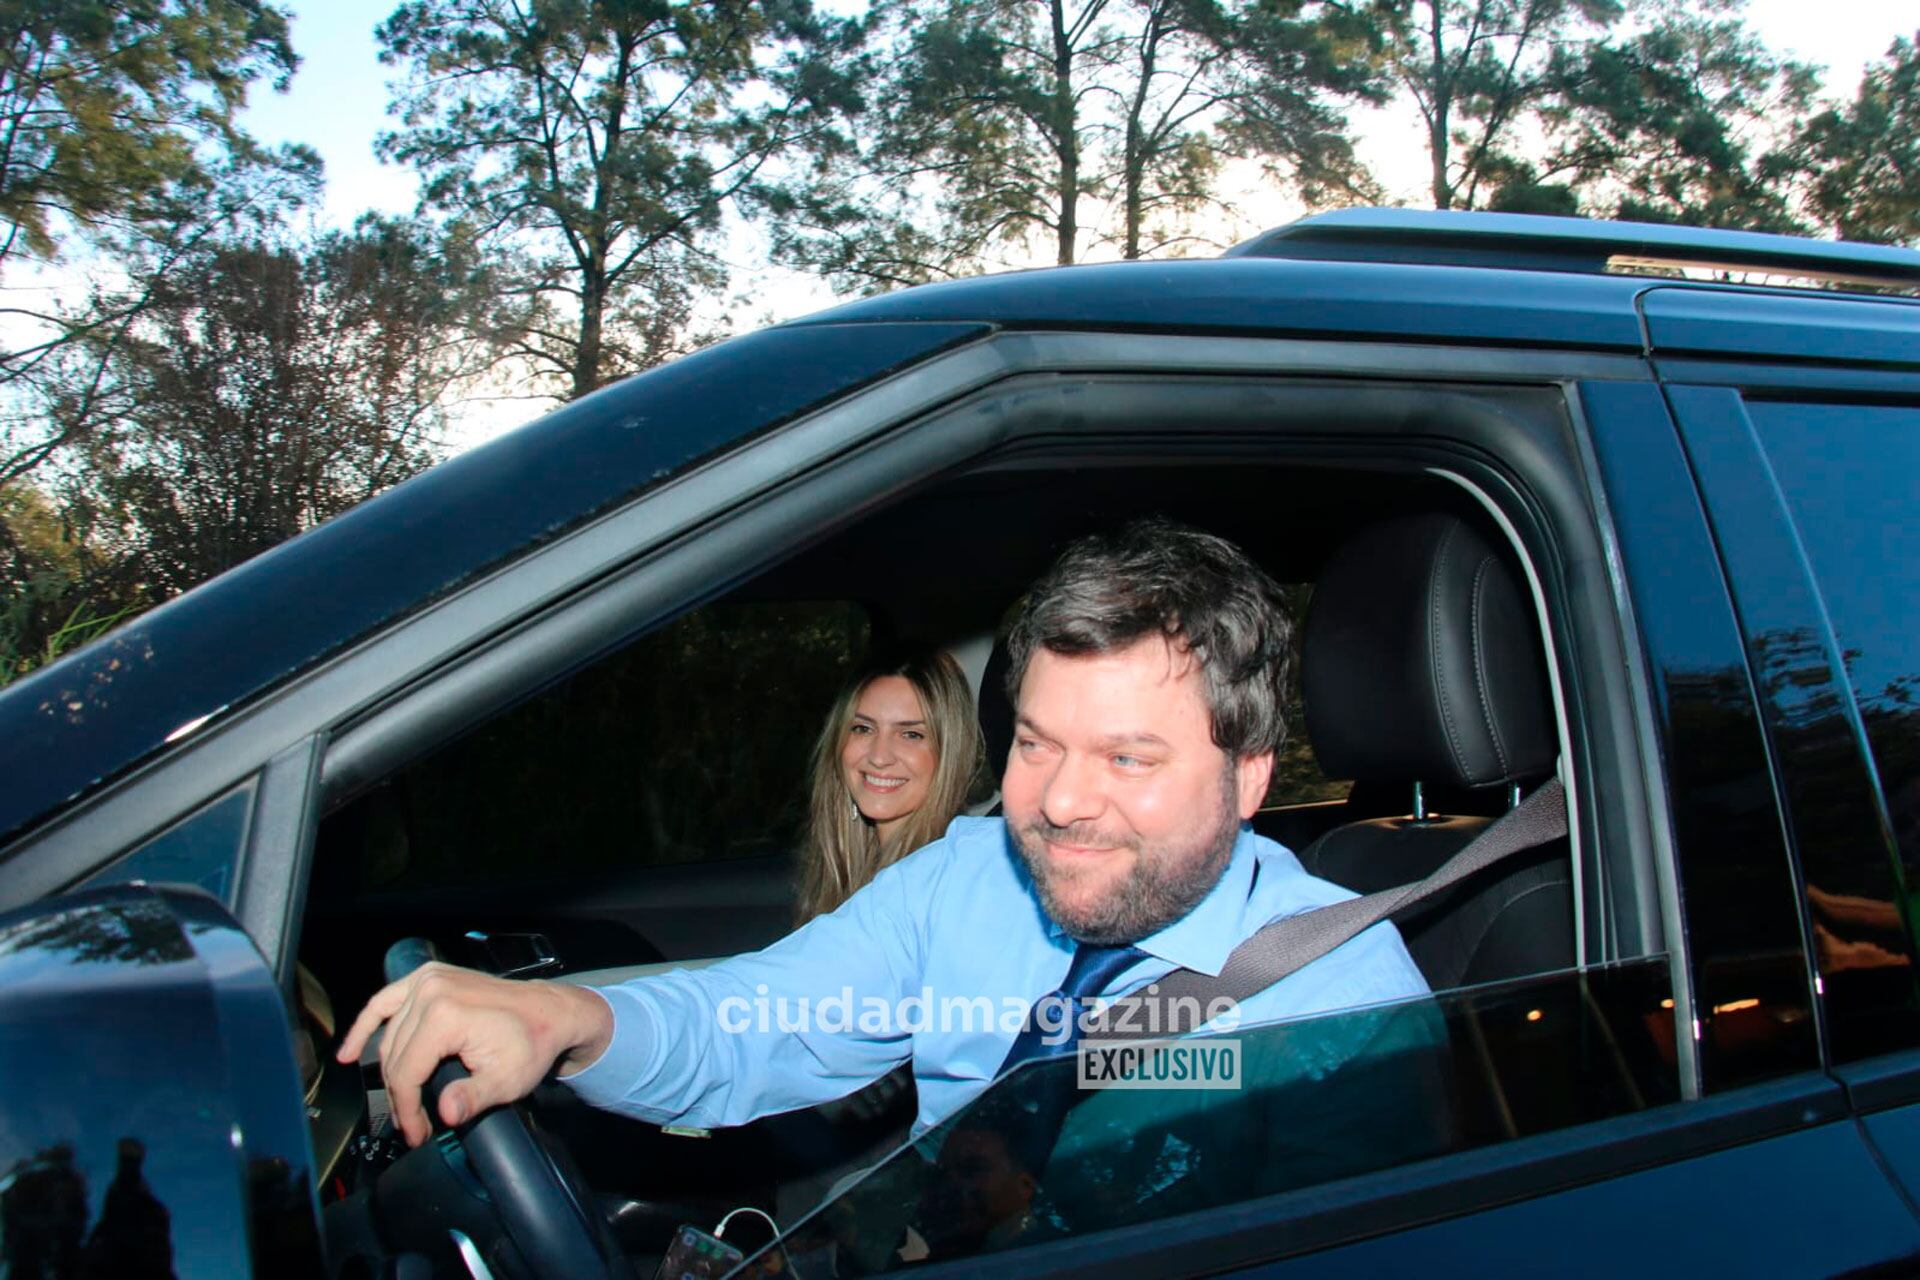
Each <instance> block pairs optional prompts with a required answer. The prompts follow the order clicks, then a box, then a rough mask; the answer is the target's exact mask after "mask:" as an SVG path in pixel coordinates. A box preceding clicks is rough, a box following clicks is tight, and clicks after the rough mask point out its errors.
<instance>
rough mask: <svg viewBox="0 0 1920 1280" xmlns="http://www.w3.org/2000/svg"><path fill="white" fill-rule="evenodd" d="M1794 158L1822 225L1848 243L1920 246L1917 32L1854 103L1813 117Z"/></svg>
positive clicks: (1863, 84)
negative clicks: (1861, 241)
mask: <svg viewBox="0 0 1920 1280" xmlns="http://www.w3.org/2000/svg"><path fill="white" fill-rule="evenodd" d="M1791 155H1792V160H1791V162H1792V163H1793V165H1794V167H1795V169H1796V171H1797V172H1798V173H1799V174H1801V175H1802V176H1803V177H1804V180H1805V182H1806V190H1807V204H1808V207H1809V211H1810V212H1811V213H1812V214H1813V215H1814V216H1815V217H1816V218H1818V219H1819V220H1820V221H1821V222H1822V223H1823V224H1825V225H1826V226H1829V227H1832V228H1833V229H1834V230H1835V231H1837V232H1838V233H1839V234H1840V235H1842V236H1844V237H1846V238H1847V239H1850V240H1872V241H1879V242H1883V243H1887V244H1914V243H1920V34H1916V35H1915V37H1914V38H1913V39H1911V40H1909V39H1906V38H1904V37H1903V38H1901V39H1897V40H1895V41H1894V42H1893V44H1892V45H1891V46H1890V47H1889V48H1888V50H1887V55H1886V57H1885V58H1884V59H1883V60H1881V61H1880V62H1879V63H1877V64H1875V65H1874V66H1872V67H1869V68H1868V69H1867V72H1866V74H1865V75H1864V76H1863V77H1862V78H1861V81H1860V91H1859V93H1858V94H1856V95H1855V97H1854V100H1853V101H1852V102H1851V103H1848V104H1842V105H1836V106H1834V107H1831V108H1829V109H1827V110H1825V111H1822V112H1820V113H1818V114H1817V115H1815V116H1813V117H1812V118H1811V119H1809V120H1808V121H1807V122H1806V123H1805V125H1804V126H1803V127H1802V128H1801V130H1800V132H1799V134H1798V136H1797V137H1796V138H1795V139H1794V142H1793V146H1792V148H1791Z"/></svg>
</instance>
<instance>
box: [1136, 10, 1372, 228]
mask: <svg viewBox="0 0 1920 1280" xmlns="http://www.w3.org/2000/svg"><path fill="white" fill-rule="evenodd" d="M1132 7H1133V9H1134V11H1135V14H1136V19H1135V22H1136V27H1135V30H1134V31H1132V32H1130V33H1129V35H1128V37H1127V39H1126V41H1125V43H1124V44H1123V45H1122V46H1121V50H1120V53H1119V55H1118V56H1117V57H1116V58H1114V59H1113V60H1112V61H1113V67H1114V70H1115V72H1116V73H1117V74H1118V80H1119V82H1120V84H1119V88H1118V89H1116V90H1115V92H1116V93H1119V94H1122V95H1123V105H1124V110H1125V123H1124V127H1123V129H1122V131H1121V138H1120V145H1119V147H1118V150H1117V155H1116V157H1115V161H1116V164H1117V168H1118V171H1119V172H1118V179H1117V185H1118V187H1119V192H1120V209H1121V234H1120V242H1121V257H1123V258H1128V259H1133V258H1138V257H1141V256H1143V255H1144V254H1146V253H1149V252H1151V251H1153V250H1154V249H1156V248H1161V247H1164V246H1165V245H1166V244H1167V243H1168V242H1169V238H1168V236H1167V235H1166V234H1165V233H1162V235H1161V238H1160V241H1159V243H1158V244H1156V245H1146V244H1145V243H1144V241H1143V237H1144V235H1145V234H1146V232H1147V231H1148V230H1149V229H1150V227H1151V225H1152V223H1153V221H1154V219H1155V215H1156V214H1161V213H1164V214H1170V215H1172V217H1173V218H1175V219H1178V218H1181V217H1184V216H1186V215H1190V214H1193V213H1196V212H1198V211H1199V210H1201V209H1203V208H1205V207H1207V206H1208V205H1211V204H1215V203H1217V200H1216V197H1215V193H1214V183H1215V180H1216V175H1217V173H1218V169H1219V166H1220V164H1221V162H1222V161H1223V160H1225V159H1229V158H1235V157H1251V158H1256V159H1258V160H1260V161H1261V162H1262V163H1263V164H1264V166H1265V168H1266V170H1267V173H1268V175H1269V176H1270V177H1272V178H1274V179H1276V180H1277V181H1280V182H1282V183H1285V184H1287V185H1290V186H1293V187H1294V188H1296V189H1298V190H1299V192H1300V194H1301V195H1302V197H1303V198H1304V199H1305V200H1306V201H1307V202H1308V203H1309V204H1322V203H1325V202H1326V201H1328V200H1329V199H1336V200H1344V199H1353V198H1360V199H1373V198H1377V195H1378V192H1377V190H1376V189H1375V188H1374V187H1373V185H1372V182H1371V180H1370V179H1369V178H1368V176H1367V175H1366V173H1365V170H1364V168H1363V167H1362V166H1361V165H1360V164H1359V162H1358V161H1357V160H1356V159H1355V158H1354V154H1353V146H1352V141H1351V139H1350V138H1349V137H1348V135H1347V132H1346V128H1345V123H1344V119H1343V112H1342V111H1341V110H1339V107H1340V106H1341V105H1342V104H1345V103H1349V102H1353V101H1362V100H1378V99H1379V98H1380V97H1381V96H1382V89H1383V85H1382V84H1381V82H1380V79H1379V77H1378V76H1377V75H1376V73H1375V71H1374V68H1373V62H1374V60H1375V59H1376V58H1377V56H1378V54H1379V52H1380V51H1379V47H1378V46H1379V39H1378V31H1379V28H1378V27H1377V25H1375V24H1374V23H1372V22H1371V21H1369V20H1368V19H1366V18H1365V17H1364V16H1363V15H1359V14H1356V13H1355V12H1353V11H1350V10H1346V9H1343V8H1341V7H1339V6H1337V5H1321V6H1310V5H1309V4H1307V3H1304V0H1279V2H1277V3H1276V2H1274V0H1267V2H1265V3H1256V4H1250V5H1245V6H1239V7H1233V8H1229V7H1228V6H1226V5H1223V4H1220V3H1218V0H1136V3H1135V4H1134V5H1133V6H1132Z"/></svg>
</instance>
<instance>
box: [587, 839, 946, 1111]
mask: <svg viewBox="0 0 1920 1280" xmlns="http://www.w3.org/2000/svg"><path fill="white" fill-rule="evenodd" d="M946 852H947V851H946V849H945V841H941V842H936V843H935V844H934V845H933V846H930V847H929V848H927V849H925V850H922V851H920V852H918V853H916V854H914V855H912V856H911V857H909V858H906V859H904V860H902V861H901V862H899V863H896V864H895V865H894V866H891V867H888V868H886V869H885V870H883V871H881V872H880V874H879V875H877V876H876V877H875V878H874V880H873V882H872V883H870V884H868V885H867V886H866V887H865V888H863V889H862V890H860V891H859V892H858V893H856V894H854V896H853V897H852V898H850V899H849V900H848V901H847V902H846V903H845V905H843V906H842V907H840V909H839V910H837V911H834V912H832V913H831V914H829V915H825V916H821V917H819V918H818V919H815V920H813V921H811V922H809V923H808V924H807V925H806V926H805V927H803V928H801V929H800V930H798V931H796V932H795V933H793V934H791V935H790V936H788V937H786V938H783V939H781V940H780V941H779V942H776V943H774V944H773V945H772V946H770V947H768V948H766V949H765V950H763V951H757V952H753V953H750V954H747V955H742V956H735V957H733V958H732V959H730V960H723V961H721V962H720V963H718V964H713V965H708V966H706V967H704V968H701V969H680V970H671V971H668V972H666V973H660V974H654V975H651V976H649V977H646V978H638V979H634V980H633V981H630V982H625V983H622V984H620V985H618V986H614V987H607V988H604V989H601V990H600V991H599V993H598V994H599V995H600V996H602V997H604V998H605V1000H606V1002H607V1005H608V1007H609V1009H610V1010H611V1016H612V1020H613V1027H614V1030H613V1034H612V1036H611V1038H610V1044H609V1046H608V1048H607V1050H606V1052H605V1053H604V1054H602V1055H600V1056H598V1057H597V1058H596V1059H595V1060H593V1061H592V1064H591V1066H588V1067H586V1068H584V1069H583V1070H581V1071H580V1072H579V1073H578V1074H575V1075H572V1076H569V1077H567V1078H566V1079H565V1083H566V1084H567V1085H569V1086H570V1087H572V1088H573V1089H574V1091H575V1092H576V1093H578V1094H579V1095H580V1097H581V1098H582V1099H583V1100H584V1101H586V1102H589V1103H591V1104H593V1105H594V1106H597V1107H602V1108H605V1109H608V1110H612V1111H618V1112H621V1113H623V1114H626V1115H632V1116H636V1117H638V1118H640V1119H643V1120H649V1121H652V1122H654V1123H657V1124H687V1125H696V1126H699V1127H701V1128H717V1127H723V1126H731V1125H738V1124H744V1123H746V1122H747V1121H749V1120H752V1119H754V1118H755V1117H758V1116H763V1115H770V1114H773V1113H775V1112H781V1111H792V1110H796V1109H798V1108H800V1107H805V1106H811V1105H814V1104H816V1103H820V1102H826V1101H829V1100H830V1099H834V1098H840V1097H844V1096H846V1095H847V1094H849V1093H851V1092H853V1091H854V1090H856V1089H858V1088H860V1087H861V1086H862V1085H865V1084H867V1083H869V1082H871V1081H873V1080H877V1079H879V1078H880V1077H881V1076H884V1075H885V1074H886V1073H887V1072H889V1071H891V1070H892V1069H893V1068H894V1067H896V1066H898V1065H899V1064H900V1063H902V1062H904V1061H906V1060H907V1058H908V1057H909V1055H910V1054H911V1051H912V1046H911V1040H910V1036H909V1034H908V1031H907V1029H906V1028H905V1027H903V1026H902V1025H901V1019H900V1018H898V1017H897V1016H896V1013H897V1011H898V1009H899V1007H900V1001H901V1000H902V999H903V998H904V997H906V996H908V995H910V994H912V993H913V992H915V991H917V990H918V988H919V985H920V979H921V974H922V973H923V971H924V964H923V953H924V947H925V938H926V918H925V917H926V910H927V907H928V904H930V903H931V902H932V901H933V898H934V895H935V892H936V885H937V882H938V880H939V878H940V875H939V872H940V869H941V867H942V866H943V865H944V863H945V858H944V854H945V853H946Z"/></svg>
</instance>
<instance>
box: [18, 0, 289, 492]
mask: <svg viewBox="0 0 1920 1280" xmlns="http://www.w3.org/2000/svg"><path fill="white" fill-rule="evenodd" d="M295 63H296V59H295V57H294V54H293V50H292V49H291V47H290V46H289V45H288V42H287V15H286V13H285V12H284V10H282V9H281V8H279V7H278V6H276V5H274V4H270V3H266V2H265V0H143V2H142V3H138V4H134V3H126V2H124V0H122V2H119V3H115V2H113V0H13V2H11V3H5V2H0V273H7V274H9V275H10V276H12V277H15V278H10V279H9V280H8V283H9V284H10V285H15V286H16V287H17V272H15V271H13V269H14V268H18V267H20V266H21V265H23V264H24V263H26V262H29V261H33V262H38V263H40V264H43V265H44V264H46V263H49V262H51V261H52V260H54V259H55V257H56V255H58V254H60V253H61V252H62V251H63V250H65V249H67V248H69V247H71V246H74V245H76V244H77V245H79V246H82V247H84V249H85V250H86V253H87V263H88V266H89V279H88V281H87V283H86V284H85V285H84V286H82V287H81V288H80V289H79V290H76V291H75V292H79V293H80V294H81V295H82V297H81V300H80V301H78V302H74V301H72V300H71V299H69V300H67V301H63V302H56V303H54V304H52V305H46V304H37V303H28V302H22V301H19V299H20V298H21V297H22V296H23V295H21V294H18V293H15V294H13V295H12V296H11V297H9V298H8V299H7V303H6V305H4V306H0V324H4V325H5V327H6V331H7V336H6V345H5V346H4V347H0V485H4V484H8V483H11V482H13V481H15V480H18V479H20V478H21V477H24V476H26V475H28V474H29V473H31V472H33V471H35V470H37V469H39V468H40V467H42V466H43V465H44V464H46V463H47V462H48V461H49V460H50V459H52V458H53V457H54V456H55V455H57V454H59V453H60V452H61V451H62V450H63V449H69V448H71V447H74V446H76V445H79V444H82V443H84V442H85V441H86V440H87V439H88V438H89V437H90V435H91V433H93V432H94V431H96V430H98V429H101V428H102V427H104V426H106V425H109V424H110V421H111V406H110V405H109V404H108V403H107V401H106V400H105V399H104V395H105V390H106V385H107V384H106V381H105V380H104V378H103V377H102V374H103V366H102V364H101V361H102V359H103V354H104V352H105V351H107V350H108V349H109V348H110V347H111V339H112V338H114V337H115V336H117V335H120V334H124V333H125V332H126V331H127V326H128V325H129V324H130V323H131V321H132V320H133V319H134V318H135V317H136V316H138V315H139V314H140V311H141V308H142V307H143V306H144V305H145V303H146V301H147V298H148V285H149V284H150V283H151V282H152V281H154V280H156V279H159V278H162V277H163V276H164V275H165V273H166V272H167V271H168V270H169V269H170V268H171V266H172V264H173V263H174V262H175V261H177V260H178V259H179V258H180V257H181V255H183V254H185V253H187V252H190V251H191V250H192V248H193V246H194V245H196V244H198V243H200V242H201V241H202V240H204V239H205V237H206V236H207V235H209V234H213V233H216V232H226V231H230V230H231V228H232V225H233V224H234V223H235V222H236V221H237V220H239V219H242V218H244V217H245V216H246V215H247V214H248V213H249V211H258V210H259V209H261V208H262V207H264V206H265V205H270V204H271V205H280V206H284V205H285V204H286V203H288V202H297V201H298V200H299V199H301V198H303V197H304V195H305V194H307V193H308V192H310V191H311V190H312V188H313V187H314V186H315V185H316V184H317V181H318V172H319V160H318V157H317V156H315V155H314V153H313V152H312V151H311V150H310V149H307V148H302V147H287V148H282V149H280V150H278V151H272V152H269V151H266V150H264V149H262V148H260V147H259V146H258V145H257V144H256V143H255V142H254V141H253V140H252V139H250V138H249V137H247V135H246V134H245V133H243V132H242V131H240V130H239V129H238V128H237V127H236V126H235V124H234V114H235V112H236V111H237V110H238V109H239V107H240V106H241V105H242V104H243V103H244V102H245V99H246V93H247V90H248V88H249V86H250V85H251V84H252V83H253V82H255V81H257V80H261V79H266V80H269V81H270V82H271V83H273V84H274V85H275V87H279V88H284V87H285V84H286V79H287V77H288V76H289V75H290V74H291V73H292V71H293V68H294V66H295ZM24 296H26V297H31V296H32V295H31V294H27V295H24ZM56 396H65V397H67V399H66V401H65V402H64V403H61V404H58V405H56V404H54V403H53V398H54V397H56ZM56 424H57V425H56Z"/></svg>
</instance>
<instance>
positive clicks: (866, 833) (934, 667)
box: [797, 650, 986, 924]
mask: <svg viewBox="0 0 1920 1280" xmlns="http://www.w3.org/2000/svg"><path fill="white" fill-rule="evenodd" d="M882 676H900V677H903V678H904V679H905V680H906V681H907V683H908V684H910V685H912V686H913V691H914V693H915V695H917V696H918V697H919V699H920V709H921V711H922V712H923V713H924V714H925V716H926V719H927V727H928V729H929V731H930V732H931V733H932V735H933V749H934V753H935V760H936V763H935V765H934V769H933V778H932V780H931V781H930V782H929V783H928V784H927V798H926V800H925V801H924V802H923V803H922V804H921V805H920V807H919V808H918V809H915V810H914V811H913V812H912V813H910V814H908V815H907V816H906V818H905V819H903V820H902V821H901V822H900V823H898V824H897V825H896V826H895V828H894V832H893V836H892V838H891V839H886V840H883V839H881V837H880V834H879V832H878V831H877V830H876V829H875V828H874V825H873V824H872V823H871V822H868V821H867V820H866V819H865V818H863V817H862V816H861V815H860V809H859V807H858V806H857V805H856V804H855V803H854V800H853V794H852V792H850V791H848V790H847V781H846V775H845V774H844V773H843V772H842V770H841V766H840V752H841V748H842V747H843V746H844V745H845V743H846V740H847V730H848V727H849V726H850V725H851V724H852V723H853V711H854V707H855V705H856V704H857V703H858V702H859V701H860V694H861V693H862V692H863V691H864V690H865V689H866V687H867V686H868V685H869V684H871V683H873V682H874V681H875V680H878V679H880V678H881V677H882ZM985 757H986V747H985V746H984V744H983V743H982V740H981V737H980V721H979V718H978V717H977V716H976V715H975V714H974V708H973V694H972V692H971V690H969V689H968V687H967V677H966V675H965V673H963V672H962V671H961V670H960V664H959V663H957V662H955V661H954V660H953V658H952V656H951V655H949V654H946V653H942V652H940V651H938V650H930V651H926V650H922V651H914V652H910V653H907V654H904V655H899V656H890V657H885V658H881V659H879V660H877V661H870V662H868V663H867V664H866V665H864V666H862V667H861V669H860V670H859V671H858V672H857V673H855V675H854V677H853V678H852V679H851V680H849V681H848V682H847V684H846V685H845V687H843V688H842V689H841V690H840V696H839V697H838V698H836V699H835V700H834V704H833V710H832V711H831V712H830V713H828V715H827V723H826V725H825V726H824V727H823V728H822V729H821V730H820V738H819V741H817V742H815V743H814V745H813V763H812V766H811V775H812V779H813V781H812V785H811V789H810V793H809V797H808V805H807V840H806V845H805V847H804V849H803V851H802V853H801V871H800V901H799V908H798V914H797V923H799V924H805V923H806V922H807V921H809V920H811V919H813V918H814V917H815V916H817V915H824V914H825V913H827V912H829V911H832V910H833V909H834V908H836V907H838V906H839V905H840V904H841V903H843V902H845V901H846V900H847V899H848V898H850V897H852V896H853V894H854V892H855V891H856V890H858V889H859V888H860V887H861V886H863V885H865V884H866V883H867V881H869V880H871V879H873V877H874V874H875V873H876V872H878V871H879V870H880V868H882V867H884V866H886V865H888V864H889V863H892V862H897V861H899V860H900V859H901V858H903V857H905V856H906V855H907V854H909V853H911V852H913V851H914V850H915V849H918V848H919V847H920V846H921V845H923V844H929V843H931V842H932V841H933V840H934V839H935V838H936V837H938V836H939V835H940V833H941V832H943V831H945V830H946V828H947V824H948V823H949V822H951V821H953V817H954V815H955V814H957V813H959V812H960V810H961V809H962V808H963V807H964V806H965V805H966V803H967V797H968V795H969V794H970V793H971V792H972V790H973V787H974V783H975V782H976V781H978V779H979V777H980V774H981V771H982V767H983V765H984V764H985Z"/></svg>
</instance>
